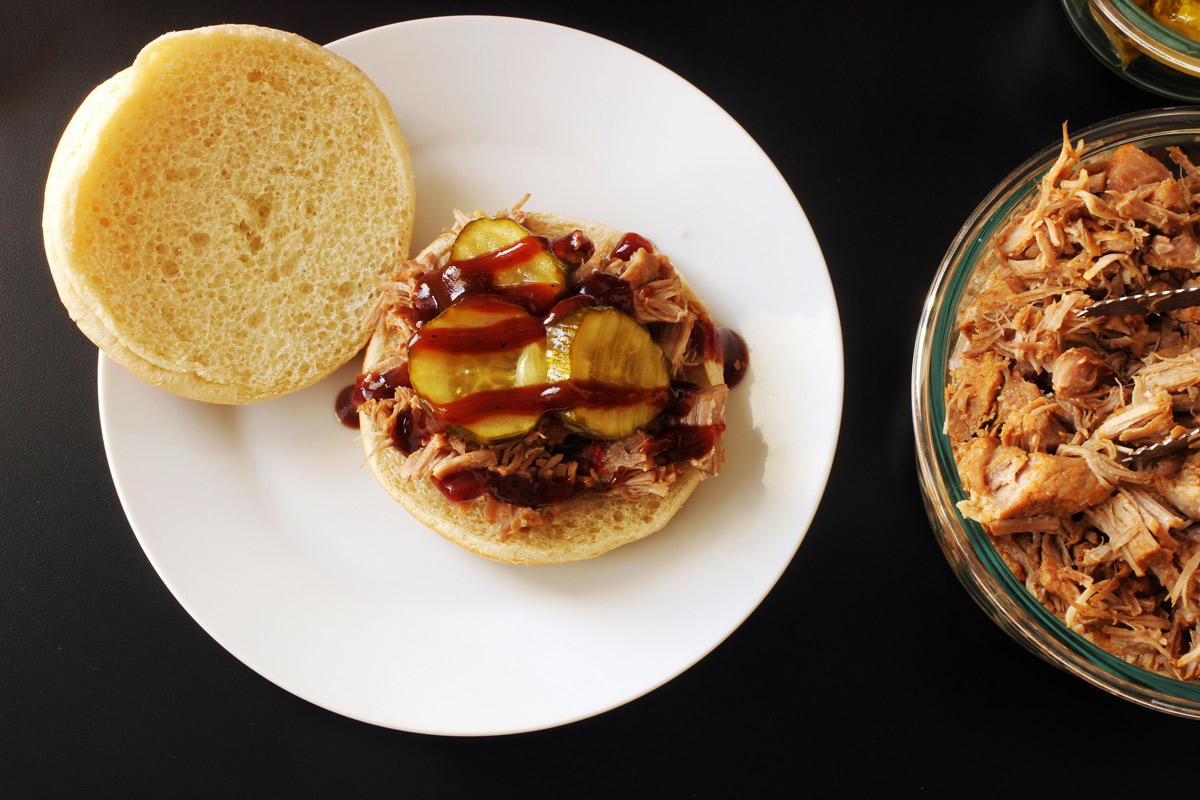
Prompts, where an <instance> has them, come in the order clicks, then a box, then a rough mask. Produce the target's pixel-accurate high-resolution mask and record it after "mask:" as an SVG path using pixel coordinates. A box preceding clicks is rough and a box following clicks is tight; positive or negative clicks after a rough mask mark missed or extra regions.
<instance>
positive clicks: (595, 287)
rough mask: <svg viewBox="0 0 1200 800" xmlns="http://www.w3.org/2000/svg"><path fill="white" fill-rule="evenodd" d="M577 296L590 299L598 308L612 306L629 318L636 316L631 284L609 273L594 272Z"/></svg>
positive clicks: (577, 291)
mask: <svg viewBox="0 0 1200 800" xmlns="http://www.w3.org/2000/svg"><path fill="white" fill-rule="evenodd" d="M576 294H577V295H581V296H584V297H590V298H592V299H593V300H594V301H595V302H594V303H593V305H597V306H612V307H613V308H615V309H617V310H618V311H621V312H623V313H625V314H628V315H629V316H631V317H632V316H636V315H635V314H634V308H633V289H631V288H630V287H629V284H628V283H626V282H625V281H623V280H621V279H620V278H618V277H617V276H616V275H610V274H609V273H607V272H593V273H592V274H591V275H588V276H587V277H586V278H584V279H583V280H582V281H580V282H579V287H578V288H577V289H576Z"/></svg>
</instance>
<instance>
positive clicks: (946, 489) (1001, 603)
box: [911, 106, 1200, 719]
mask: <svg viewBox="0 0 1200 800" xmlns="http://www.w3.org/2000/svg"><path fill="white" fill-rule="evenodd" d="M1064 135H1066V134H1065V129H1064ZM1172 137H1178V138H1179V140H1181V141H1182V140H1188V141H1192V142H1197V143H1200V106H1171V107H1167V108H1158V109H1150V110H1147V111H1139V112H1133V113H1129V114H1123V115H1121V116H1118V117H1113V118H1110V119H1107V120H1104V121H1101V122H1098V123H1095V124H1093V125H1089V126H1087V127H1085V128H1083V129H1081V130H1079V131H1077V132H1075V133H1074V134H1072V140H1074V141H1078V140H1079V139H1083V140H1084V142H1085V143H1086V145H1087V151H1086V153H1085V156H1087V155H1091V154H1097V153H1103V152H1104V151H1106V150H1109V149H1112V148H1114V147H1116V146H1118V145H1120V144H1125V143H1134V144H1137V143H1139V142H1145V141H1147V140H1163V139H1170V138H1172ZM1061 148H1062V140H1058V141H1056V142H1053V143H1051V144H1049V145H1047V146H1045V147H1043V148H1042V149H1040V150H1039V151H1037V153H1035V154H1034V155H1033V156H1031V157H1030V158H1028V159H1026V160H1025V161H1023V162H1022V163H1021V164H1020V165H1019V166H1018V167H1017V168H1016V169H1014V170H1012V172H1010V173H1009V174H1008V175H1007V176H1006V177H1005V178H1004V179H1003V180H1001V181H1000V183H998V184H997V185H996V186H995V188H993V189H992V190H991V192H989V193H988V194H987V195H986V196H985V197H984V199H983V200H982V201H981V202H980V203H979V205H978V206H976V208H975V210H974V211H973V212H972V213H971V215H970V216H969V217H968V218H967V221H966V222H965V223H964V224H963V226H962V227H961V228H960V229H959V231H958V233H957V234H956V235H955V237H954V239H953V241H952V242H951V244H950V247H949V248H948V249H947V251H946V254H945V256H944V257H943V258H942V261H941V264H940V265H939V267H938V271H937V273H936V275H935V278H934V280H933V283H932V285H931V286H930V290H929V293H928V294H927V295H926V298H925V302H924V305H923V308H922V312H921V317H920V322H919V325H918V328H917V336H916V340H915V343H914V347H913V363H912V376H911V377H912V383H911V401H912V415H913V432H914V436H915V440H916V457H917V472H918V479H919V483H920V486H921V491H922V497H923V500H924V503H925V508H926V513H927V515H928V517H929V521H930V524H931V526H932V528H933V531H934V535H935V537H936V538H937V540H938V544H939V546H940V547H941V549H942V553H943V555H944V556H945V557H946V559H947V561H948V562H949V564H950V566H951V568H952V570H953V571H954V572H955V574H956V575H957V576H958V579H959V581H960V582H961V583H962V584H963V586H964V588H966V590H967V592H968V594H969V595H970V596H971V597H972V598H973V599H974V600H975V602H976V603H977V604H978V605H979V606H980V608H982V610H983V611H984V612H985V614H986V615H987V616H988V617H989V618H991V619H992V621H993V622H994V623H996V624H997V625H998V626H999V627H1000V628H1002V629H1003V630H1004V631H1005V632H1006V633H1008V634H1009V635H1010V636H1011V637H1012V638H1014V639H1015V640H1016V641H1018V642H1019V643H1021V644H1022V645H1024V646H1025V647H1026V648H1027V649H1029V650H1031V651H1032V652H1034V653H1036V654H1037V655H1039V656H1041V657H1042V658H1043V659H1045V660H1047V661H1049V662H1050V663H1052V664H1054V665H1056V666H1058V667H1059V668H1061V669H1064V670H1065V671H1067V672H1069V673H1070V674H1073V675H1076V676H1078V677H1080V678H1083V679H1084V680H1086V681H1087V682H1089V683H1091V684H1092V685H1094V686H1096V687H1098V688H1101V689H1103V690H1105V691H1107V692H1110V693H1112V694H1114V695H1117V696H1119V697H1122V698H1124V699H1126V700H1129V701H1132V702H1134V703H1137V704H1139V705H1142V706H1145V707H1148V708H1153V709H1156V710H1158V711H1163V712H1166V713H1169V714H1174V715H1177V716H1183V717H1190V718H1195V719H1200V682H1189V681H1181V680H1178V679H1175V678H1169V677H1167V676H1164V675H1160V674H1158V673H1154V672H1151V671H1149V670H1146V669H1143V668H1141V667H1135V666H1133V665H1131V664H1128V663H1127V662H1125V661H1122V660H1121V659H1119V658H1117V657H1115V656H1113V655H1111V654H1109V653H1108V652H1106V651H1104V650H1102V649H1101V648H1099V647H1098V646H1097V645H1094V644H1092V643H1091V642H1090V641H1089V640H1087V639H1086V638H1084V637H1083V636H1082V635H1080V634H1078V633H1076V632H1075V631H1072V630H1070V629H1069V628H1067V627H1066V625H1065V624H1063V623H1062V622H1061V621H1060V620H1058V619H1057V618H1056V617H1054V616H1053V615H1052V614H1051V613H1050V612H1049V611H1048V610H1046V609H1045V608H1044V607H1043V606H1041V604H1040V603H1038V602H1037V600H1036V599H1035V598H1034V597H1033V595H1032V594H1031V593H1030V592H1029V591H1028V590H1026V589H1025V587H1024V585H1023V584H1021V583H1019V582H1018V581H1017V580H1016V578H1015V577H1014V576H1013V575H1012V573H1011V571H1009V569H1008V568H1007V566H1006V565H1004V563H1003V562H1002V561H1001V560H1000V558H999V556H998V554H997V553H996V551H995V549H994V548H993V547H992V546H991V543H990V541H989V540H988V538H987V535H986V533H985V532H984V531H983V528H982V526H980V525H978V524H977V523H975V522H973V521H970V520H965V519H964V518H963V517H962V516H961V515H960V514H959V513H958V510H957V509H956V508H955V502H956V499H962V498H963V497H965V493H963V491H962V487H961V482H960V481H959V477H958V470H957V466H956V465H955V463H954V459H953V456H952V454H951V453H950V447H949V439H948V437H946V435H945V433H944V431H943V430H942V424H943V422H944V419H945V408H944V388H945V382H946V373H945V369H944V366H943V368H942V369H940V370H933V368H932V365H933V364H935V363H938V364H942V365H945V364H946V363H947V358H948V354H949V351H950V348H951V346H952V345H953V342H954V340H955V338H956V332H957V328H956V326H955V324H954V319H955V318H956V316H957V310H958V307H959V303H960V301H961V300H962V299H963V295H964V291H965V290H966V288H967V283H968V279H969V278H970V277H971V276H972V272H973V267H974V265H975V264H976V262H978V261H979V260H980V259H982V258H983V257H984V256H985V255H986V253H987V250H988V246H989V243H990V241H991V239H992V236H993V235H994V234H995V233H997V232H998V229H999V228H1001V227H1002V226H1003V225H1006V224H1007V223H1008V222H1009V221H1010V220H1011V219H1012V218H1013V216H1014V215H1015V212H1016V211H1017V210H1018V209H1019V208H1020V206H1021V204H1022V203H1023V202H1024V201H1026V200H1027V199H1028V198H1030V197H1032V196H1033V195H1034V194H1035V193H1036V191H1037V186H1038V182H1039V180H1040V178H1041V177H1042V175H1043V174H1044V173H1045V172H1046V170H1047V169H1048V168H1049V167H1050V166H1051V165H1052V164H1053V162H1054V160H1055V159H1056V158H1057V156H1058V153H1059V152H1060V150H1061Z"/></svg>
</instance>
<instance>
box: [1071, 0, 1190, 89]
mask: <svg viewBox="0 0 1200 800" xmlns="http://www.w3.org/2000/svg"><path fill="white" fill-rule="evenodd" d="M1062 4H1063V8H1064V10H1066V12H1067V17H1068V18H1069V19H1070V20H1071V25H1072V26H1073V27H1074V28H1075V32H1076V33H1078V34H1079V37H1080V38H1081V39H1083V41H1084V42H1085V43H1086V44H1087V46H1088V47H1089V48H1090V49H1091V51H1092V52H1093V53H1094V54H1095V55H1096V57H1097V58H1099V59H1100V61H1102V62H1103V63H1104V65H1105V66H1107V67H1108V68H1109V69H1111V70H1112V71H1113V72H1115V73H1117V74H1118V75H1120V76H1121V77H1123V78H1125V79H1126V80H1128V81H1130V82H1131V83H1134V84H1136V85H1138V86H1140V87H1142V88H1143V89H1148V90H1149V91H1152V92H1155V93H1157V94H1160V95H1163V96H1164V97H1169V98H1172V99H1174V100H1184V101H1187V102H1200V42H1198V41H1196V40H1195V39H1191V38H1189V37H1187V36H1186V35H1184V34H1182V33H1180V32H1179V31H1177V30H1174V29H1173V28H1170V27H1168V26H1167V25H1164V24H1163V23H1161V22H1159V21H1158V20H1157V19H1155V18H1154V17H1152V16H1151V15H1150V14H1149V13H1147V12H1146V11H1145V10H1144V9H1142V8H1141V7H1139V5H1138V3H1137V2H1136V1H1135V0H1062Z"/></svg>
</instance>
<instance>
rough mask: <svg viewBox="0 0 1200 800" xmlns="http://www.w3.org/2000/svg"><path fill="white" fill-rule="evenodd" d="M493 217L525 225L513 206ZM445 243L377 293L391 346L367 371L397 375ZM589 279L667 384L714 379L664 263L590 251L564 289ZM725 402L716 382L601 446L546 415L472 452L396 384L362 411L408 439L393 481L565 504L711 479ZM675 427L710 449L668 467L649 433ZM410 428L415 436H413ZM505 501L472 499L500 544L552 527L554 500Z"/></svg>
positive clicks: (692, 317) (707, 353) (462, 218)
mask: <svg viewBox="0 0 1200 800" xmlns="http://www.w3.org/2000/svg"><path fill="white" fill-rule="evenodd" d="M495 216H499V217H509V218H511V219H514V220H515V221H517V222H519V223H522V224H524V223H525V216H524V214H523V212H521V211H520V209H519V207H518V208H514V209H512V210H509V211H503V212H500V213H499V214H497V215H495ZM472 219H473V217H470V216H467V215H465V214H462V213H461V212H456V224H455V225H454V227H453V228H452V229H451V231H450V232H452V233H457V232H458V231H460V230H462V228H463V227H464V226H465V225H466V224H467V223H468V222H470V221H471V220H472ZM452 241H453V239H452V237H446V239H445V247H442V248H440V249H435V250H432V251H429V252H425V253H423V254H422V255H421V256H419V257H418V258H416V259H413V260H410V261H408V262H406V263H405V264H403V265H402V266H401V267H400V268H399V269H398V270H397V271H396V273H395V274H394V275H393V276H392V279H391V281H390V282H389V283H388V284H387V285H386V286H385V291H384V297H383V299H382V300H381V302H380V304H379V306H378V307H377V311H376V314H377V315H381V316H382V317H383V319H384V320H385V321H386V323H387V324H388V325H389V326H390V327H391V328H392V329H393V331H394V332H395V333H396V336H394V337H393V340H392V341H394V342H396V345H395V348H394V349H393V350H392V351H391V352H389V353H388V354H387V355H386V358H385V360H384V361H383V362H382V363H381V364H380V365H377V366H376V367H374V371H378V372H380V373H382V372H384V371H385V370H387V369H389V368H397V367H400V368H406V365H407V342H408V341H409V340H410V339H411V338H412V335H413V334H414V333H415V331H416V325H415V324H414V323H413V315H412V310H413V307H414V306H413V297H414V295H415V294H416V292H417V287H418V284H419V282H420V281H421V279H422V278H423V277H425V276H426V275H427V274H429V273H432V272H434V271H435V270H437V269H440V268H441V267H443V266H444V265H445V264H446V263H447V262H448V261H449V258H450V244H451V242H452ZM597 272H600V273H605V274H606V275H609V276H612V277H614V278H617V279H619V280H621V281H623V282H624V283H626V284H627V285H628V286H629V289H630V291H631V296H632V301H633V303H632V305H633V316H634V318H635V319H637V321H638V322H640V323H642V324H643V325H646V326H647V328H648V329H649V330H650V331H651V332H652V334H653V335H654V336H655V339H656V340H657V341H658V342H659V343H660V345H662V347H663V349H664V353H665V355H666V356H667V360H668V362H669V363H670V364H671V373H672V378H673V379H678V380H682V381H686V380H688V379H689V378H697V377H698V376H700V375H712V374H714V372H713V369H714V367H715V369H716V373H719V372H720V371H721V369H722V364H723V361H722V355H721V354H720V353H714V352H713V349H712V348H711V347H705V346H703V343H701V344H699V345H698V344H697V340H698V339H702V338H703V334H704V329H705V328H706V327H707V329H708V330H711V329H712V322H711V320H710V319H709V317H708V312H707V311H706V310H705V308H704V307H703V306H702V305H700V304H698V303H694V302H688V301H687V300H686V299H685V297H684V292H683V283H682V280H681V279H680V277H679V275H678V274H677V273H676V271H675V269H674V267H673V266H672V265H671V262H670V259H669V258H668V257H667V256H665V255H664V254H662V253H659V252H657V251H656V250H653V249H649V250H648V249H645V248H639V249H637V250H636V251H635V252H634V253H633V254H632V255H630V256H629V258H628V259H625V260H621V259H617V258H614V257H613V256H612V253H611V252H595V253H594V254H593V255H592V256H591V257H590V258H588V259H587V260H586V261H585V262H584V263H582V264H580V265H579V266H578V267H576V268H575V269H574V271H573V272H572V274H571V275H570V284H571V285H572V286H578V285H579V284H581V283H582V282H583V281H584V280H585V279H586V278H587V277H588V276H590V275H592V274H593V273H597ZM377 318H378V317H377ZM693 334H699V335H698V336H696V335H693ZM717 349H718V350H719V348H717ZM727 395H728V387H727V386H725V385H724V384H719V385H716V386H711V387H709V388H707V389H702V390H699V391H696V392H695V393H694V394H693V395H692V396H691V397H690V398H689V400H688V403H687V406H686V407H684V408H678V409H675V411H674V412H672V411H671V410H668V411H667V412H664V414H663V415H662V416H660V417H659V419H657V420H655V421H654V422H653V423H651V425H650V426H649V427H648V429H643V430H639V431H637V432H636V433H634V434H632V435H631V436H628V437H626V438H624V439H620V440H617V441H604V442H600V441H592V440H589V439H585V438H583V437H581V436H579V435H577V434H575V433H573V432H572V431H570V430H568V429H567V428H565V427H564V426H563V425H562V424H561V423H560V422H559V421H558V420H557V418H556V417H554V416H553V415H547V416H545V417H544V418H543V419H542V420H541V421H540V422H539V424H538V425H537V427H536V428H535V429H534V430H533V431H531V432H530V433H529V434H527V435H526V436H525V437H524V438H522V439H520V440H518V441H513V442H507V443H504V444H494V445H481V444H477V443H475V442H472V441H469V440H467V439H465V438H463V437H461V436H458V435H456V434H455V433H454V432H453V429H450V428H447V427H446V426H444V425H441V424H440V423H438V422H437V421H436V420H434V419H432V417H431V416H430V415H429V414H428V412H427V411H426V410H425V409H424V408H423V407H422V405H421V402H420V400H419V399H418V398H417V396H416V395H415V393H414V392H413V391H412V389H411V388H408V387H404V386H401V387H399V388H397V389H396V390H395V394H394V396H392V397H387V398H384V399H370V400H368V401H367V402H366V403H365V404H364V406H363V408H364V409H365V410H367V411H368V413H370V414H371V415H372V416H373V418H374V419H375V420H376V421H377V422H378V423H379V424H380V426H381V427H384V428H385V429H386V430H387V431H388V432H389V434H390V436H391V439H392V442H393V443H397V442H399V441H400V440H401V439H403V438H405V437H406V436H407V437H408V441H406V442H405V445H406V446H407V448H408V450H410V451H411V452H409V453H408V455H407V457H406V458H405V461H404V464H403V467H402V477H403V478H404V479H406V480H426V479H432V480H434V482H435V483H436V484H438V485H439V487H442V486H446V485H450V484H452V483H453V482H454V480H455V479H456V477H463V476H467V477H469V476H470V475H471V474H472V473H474V474H476V475H482V474H483V473H486V475H485V476H484V477H483V478H482V480H481V481H480V482H482V483H486V484H488V485H496V484H503V485H504V486H507V487H510V488H512V487H516V489H517V490H518V491H517V492H516V493H517V494H519V493H520V492H519V490H520V489H521V488H522V487H526V488H528V487H530V486H551V487H553V488H554V489H555V490H556V491H557V492H559V496H561V497H562V498H563V499H564V500H565V499H569V498H570V497H574V496H576V495H577V494H579V493H581V492H585V491H590V492H611V493H613V494H615V495H618V496H620V497H623V498H625V499H629V500H636V499H637V498H639V497H644V496H646V495H660V496H661V495H664V494H666V492H667V491H668V489H669V488H670V486H671V484H672V483H673V482H674V481H675V479H676V476H677V474H678V471H679V469H681V468H682V467H684V466H691V467H694V468H696V469H697V470H698V471H699V472H700V474H701V475H702V476H709V475H716V474H717V473H718V472H719V471H720V468H721V464H722V463H723V462H724V460H725V455H724V447H723V443H722V436H723V431H724V427H725V423H724V418H725V401H726V397H727ZM414 420H415V422H414ZM402 421H403V424H404V425H405V426H407V430H408V431H409V432H408V433H407V434H405V433H404V432H402V431H398V430H397V426H398V425H400V424H402ZM675 425H678V426H705V427H706V428H707V430H709V431H711V432H712V434H713V436H712V441H711V443H709V446H708V447H707V449H704V450H703V452H702V453H700V454H699V455H696V456H695V457H688V458H685V459H684V460H682V461H679V460H673V459H672V458H669V457H668V455H667V454H666V453H664V452H663V447H664V442H663V441H662V439H661V438H660V437H658V436H656V433H658V432H659V431H668V432H669V431H670V429H671V428H672V426H675ZM414 429H415V430H417V431H418V433H412V431H413V430H414ZM413 437H416V439H415V440H414V438H413ZM397 446H399V445H397ZM693 449H694V450H695V449H696V448H693ZM443 492H445V489H443ZM512 494H513V492H512V491H509V492H507V493H504V492H495V491H488V492H487V493H486V494H484V495H482V499H481V500H480V501H479V502H483V503H485V505H484V515H485V517H486V518H487V520H488V521H489V522H490V523H492V524H495V525H497V526H498V528H499V530H500V532H501V535H502V537H503V538H507V537H508V536H511V535H513V534H517V533H519V532H520V531H522V530H524V529H526V528H529V527H531V526H533V525H536V524H539V523H542V522H547V521H550V520H552V519H553V518H554V517H555V515H556V514H557V513H558V511H559V510H560V509H561V508H562V505H561V503H556V502H551V503H546V504H542V503H537V504H535V507H530V505H529V504H526V503H522V502H508V501H506V500H504V499H500V496H498V495H505V496H511V495H512ZM447 496H448V497H449V496H450V495H449V494H447Z"/></svg>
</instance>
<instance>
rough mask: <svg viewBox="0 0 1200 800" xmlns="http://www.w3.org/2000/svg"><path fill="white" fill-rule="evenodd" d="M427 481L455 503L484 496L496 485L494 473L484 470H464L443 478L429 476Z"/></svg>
mask: <svg viewBox="0 0 1200 800" xmlns="http://www.w3.org/2000/svg"><path fill="white" fill-rule="evenodd" d="M429 480H431V481H433V485H434V486H436V487H437V488H438V490H439V491H440V492H441V493H442V494H444V495H445V496H446V498H447V499H448V500H451V501H453V502H455V503H465V502H467V501H468V500H474V499H475V498H476V497H480V496H482V495H485V494H487V493H488V490H490V489H491V488H492V486H493V485H494V484H495V483H496V479H495V473H493V472H491V471H490V470H486V469H464V470H462V471H461V472H455V473H452V474H451V475H449V476H448V477H445V478H435V477H433V476H432V475H431V476H430V477H429Z"/></svg>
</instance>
